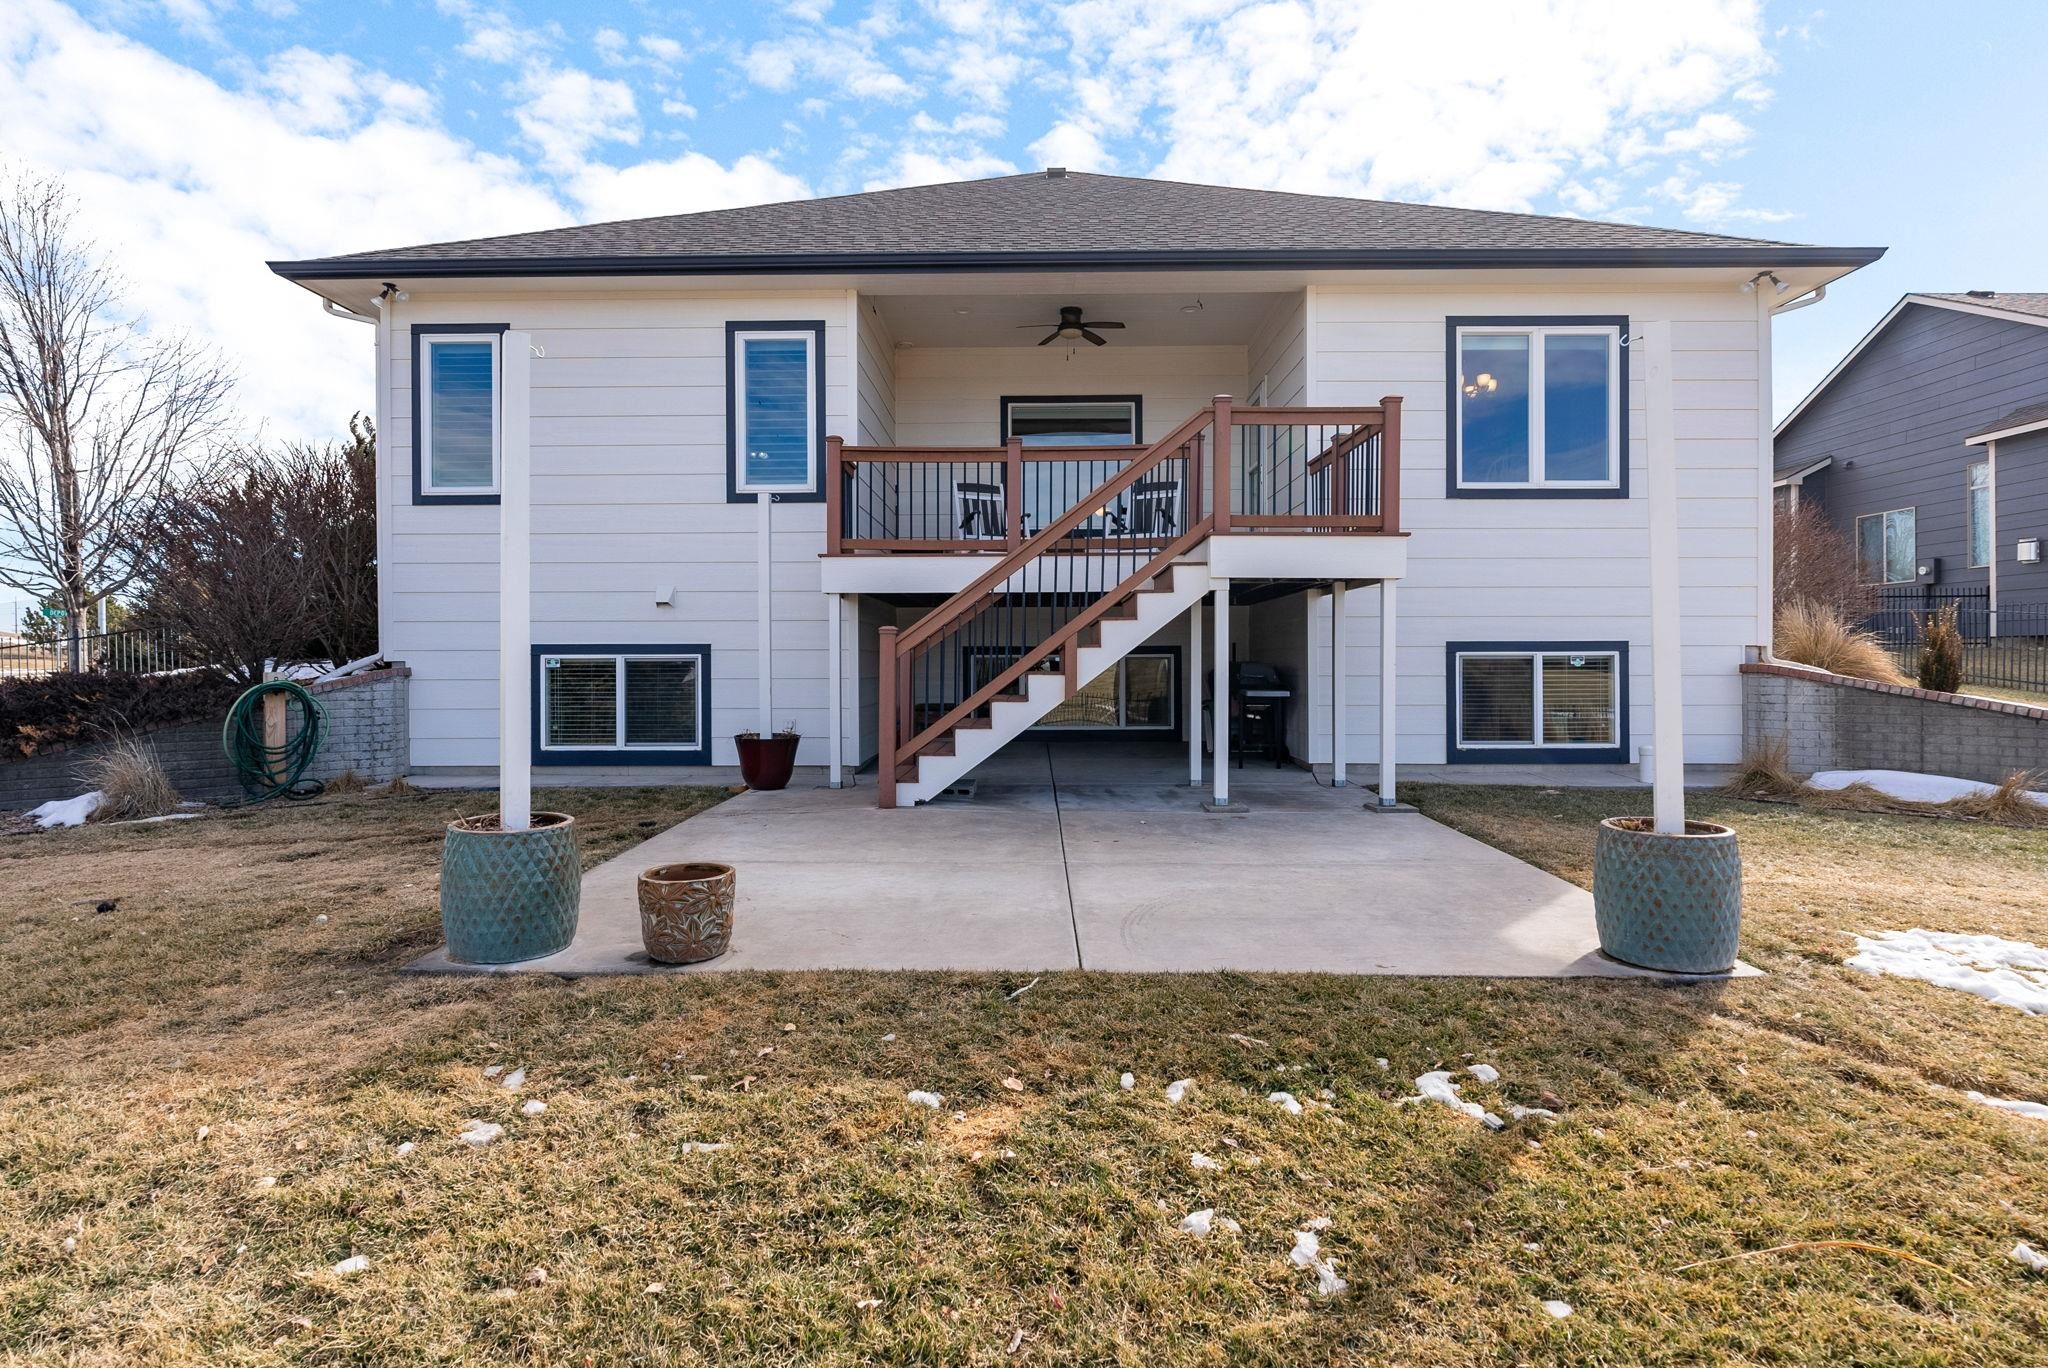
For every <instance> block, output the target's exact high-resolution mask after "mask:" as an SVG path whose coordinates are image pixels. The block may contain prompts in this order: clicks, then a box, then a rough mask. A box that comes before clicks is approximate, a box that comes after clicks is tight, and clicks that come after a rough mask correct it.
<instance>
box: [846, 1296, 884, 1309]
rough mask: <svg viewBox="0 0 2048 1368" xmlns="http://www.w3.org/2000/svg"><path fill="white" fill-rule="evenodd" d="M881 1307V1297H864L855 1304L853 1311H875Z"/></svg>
mask: <svg viewBox="0 0 2048 1368" xmlns="http://www.w3.org/2000/svg"><path fill="white" fill-rule="evenodd" d="M881 1305H882V1299H881V1298H880V1297H862V1298H861V1299H860V1300H859V1301H857V1302H855V1303H854V1304H853V1309H854V1310H856V1311H874V1310H878V1309H879V1308H880V1307H881Z"/></svg>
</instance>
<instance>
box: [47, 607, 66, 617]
mask: <svg viewBox="0 0 2048 1368" xmlns="http://www.w3.org/2000/svg"><path fill="white" fill-rule="evenodd" d="M43 616H44V617H46V618H60V617H63V616H64V610H63V609H62V608H45V609H43Z"/></svg>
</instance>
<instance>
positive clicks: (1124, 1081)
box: [1116, 1074, 1138, 1092]
mask: <svg viewBox="0 0 2048 1368" xmlns="http://www.w3.org/2000/svg"><path fill="white" fill-rule="evenodd" d="M1116 1085H1117V1086H1118V1087H1119V1088H1122V1089H1123V1090H1124V1091H1125V1092H1129V1091H1130V1090H1131V1089H1133V1088H1135V1087H1137V1086H1138V1080H1137V1079H1135V1078H1133V1077H1131V1076H1130V1075H1129V1074H1125V1075H1123V1077H1121V1078H1119V1079H1117V1081H1116Z"/></svg>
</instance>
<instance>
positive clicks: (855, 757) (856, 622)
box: [846, 594, 867, 785]
mask: <svg viewBox="0 0 2048 1368" xmlns="http://www.w3.org/2000/svg"><path fill="white" fill-rule="evenodd" d="M846 611H847V613H848V615H849V616H851V617H852V618H853V660H852V662H851V664H852V668H851V669H849V670H848V671H847V672H846V674H847V680H846V682H847V686H848V687H847V694H848V698H847V700H846V716H847V718H848V719H849V720H850V721H851V722H852V723H853V730H852V731H851V732H849V733H847V737H846V749H847V752H848V753H847V757H846V758H847V761H848V763H850V764H851V765H852V767H853V770H852V773H850V774H848V775H847V776H846V782H847V783H848V784H849V785H853V784H858V783H859V782H860V780H859V778H858V776H859V774H860V766H861V762H862V761H863V760H865V759H867V757H866V756H865V755H862V754H861V744H860V595H859V594H848V595H847V596H846Z"/></svg>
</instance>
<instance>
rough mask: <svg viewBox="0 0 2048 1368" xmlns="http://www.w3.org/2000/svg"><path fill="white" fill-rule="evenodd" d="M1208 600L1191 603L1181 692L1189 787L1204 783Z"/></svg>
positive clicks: (1198, 786)
mask: <svg viewBox="0 0 2048 1368" xmlns="http://www.w3.org/2000/svg"><path fill="white" fill-rule="evenodd" d="M1204 602H1205V599H1199V598H1198V599H1196V600H1195V601H1194V602H1193V603H1191V604H1189V605H1188V666H1187V674H1188V677H1187V679H1186V680H1184V681H1183V682H1182V683H1183V687H1182V690H1181V692H1182V693H1183V694H1184V695H1185V696H1186V700H1187V701H1186V702H1185V703H1183V704H1182V705H1181V715H1182V716H1183V717H1185V718H1186V719H1187V722H1186V726H1187V733H1188V787H1189V788H1200V787H1201V786H1202V604H1203V603H1204Z"/></svg>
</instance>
